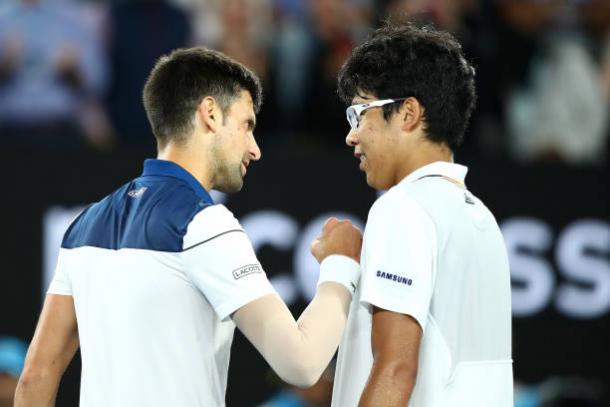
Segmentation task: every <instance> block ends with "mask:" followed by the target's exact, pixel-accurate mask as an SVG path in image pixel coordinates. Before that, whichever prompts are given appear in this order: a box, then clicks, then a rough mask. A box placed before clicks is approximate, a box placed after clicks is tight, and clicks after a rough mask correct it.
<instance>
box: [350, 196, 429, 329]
mask: <svg viewBox="0 0 610 407" xmlns="http://www.w3.org/2000/svg"><path fill="white" fill-rule="evenodd" d="M388 194H389V193H388ZM388 194H386V195H388ZM436 246H437V244H436V229H435V227H434V223H433V221H432V219H431V218H430V216H429V215H428V213H427V212H426V211H425V210H424V209H422V208H421V206H420V205H419V204H418V203H416V202H415V201H414V200H413V199H412V198H408V197H407V196H405V195H404V194H403V195H401V194H392V195H390V196H382V197H381V198H380V199H379V200H378V201H377V202H376V203H375V205H373V208H371V211H370V213H369V218H368V221H367V224H366V230H365V233H364V246H363V257H364V259H363V260H364V264H363V270H362V276H361V285H360V287H361V295H360V301H361V302H364V303H368V304H371V305H374V306H377V307H379V308H383V309H386V310H389V311H393V312H398V313H401V314H407V315H410V316H412V317H413V318H415V319H416V320H417V322H418V323H419V324H420V326H421V327H422V329H424V330H425V327H426V320H427V316H428V309H429V307H430V300H431V298H432V291H433V287H434V273H435V263H436V253H437V247H436Z"/></svg>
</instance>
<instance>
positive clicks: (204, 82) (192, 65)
mask: <svg viewBox="0 0 610 407" xmlns="http://www.w3.org/2000/svg"><path fill="white" fill-rule="evenodd" d="M242 90H247V91H248V92H250V95H251V96H252V101H253V103H254V110H255V112H257V113H258V111H259V110H260V106H261V104H262V89H261V84H260V80H259V79H258V77H257V76H256V74H254V73H253V72H252V71H251V70H249V69H248V68H246V67H245V66H244V65H242V64H240V63H239V62H237V61H235V60H233V59H231V58H229V57H228V56H226V55H224V54H223V53H221V52H218V51H214V50H212V49H209V48H204V47H197V48H183V49H177V50H175V51H173V52H172V53H171V54H169V55H164V56H162V57H161V58H160V59H159V60H158V61H157V63H156V65H155V67H154V68H153V70H152V72H151V73H150V76H149V77H148V80H147V81H146V84H145V85H144V95H143V99H144V109H145V110H146V114H147V116H148V121H149V122H150V126H151V128H152V132H153V134H154V135H155V137H156V139H157V142H158V143H159V146H164V145H165V144H167V142H168V141H169V140H170V138H175V139H177V140H181V139H184V138H185V137H186V135H187V134H188V133H189V132H190V131H191V130H192V128H193V123H192V119H193V115H194V113H195V111H196V110H197V106H198V105H199V103H201V100H202V99H203V98H204V97H206V96H212V97H214V98H215V99H216V101H217V102H218V103H219V105H220V107H221V109H222V110H223V113H226V111H227V109H228V108H229V106H231V104H232V103H233V101H234V100H235V98H237V97H238V96H239V93H240V92H241V91H242Z"/></svg>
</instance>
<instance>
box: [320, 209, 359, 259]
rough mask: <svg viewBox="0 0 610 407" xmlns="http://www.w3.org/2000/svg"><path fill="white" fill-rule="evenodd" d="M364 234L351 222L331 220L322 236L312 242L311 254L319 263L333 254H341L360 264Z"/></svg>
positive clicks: (323, 230)
mask: <svg viewBox="0 0 610 407" xmlns="http://www.w3.org/2000/svg"><path fill="white" fill-rule="evenodd" d="M361 248H362V232H361V231H360V230H359V229H358V228H357V227H355V226H354V225H353V224H352V222H350V221H349V220H338V219H337V218H329V219H328V220H327V221H326V222H325V223H324V226H323V227H322V234H321V235H320V236H318V237H317V238H316V239H315V240H314V241H313V242H311V254H313V256H314V257H315V258H316V260H317V261H318V263H322V260H324V259H325V258H326V257H328V256H330V255H332V254H341V255H344V256H348V257H351V258H352V259H354V260H356V261H357V262H360V250H361Z"/></svg>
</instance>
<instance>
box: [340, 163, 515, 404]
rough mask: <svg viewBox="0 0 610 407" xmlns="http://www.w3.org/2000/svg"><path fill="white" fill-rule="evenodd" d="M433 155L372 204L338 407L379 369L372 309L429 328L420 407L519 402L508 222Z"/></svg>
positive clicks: (354, 399) (343, 350) (343, 352)
mask: <svg viewBox="0 0 610 407" xmlns="http://www.w3.org/2000/svg"><path fill="white" fill-rule="evenodd" d="M466 172H467V168H466V167H463V166H461V165H457V164H452V163H447V162H435V163H432V164H429V165H426V166H424V167H421V168H419V169H418V170H416V171H415V172H413V173H411V174H410V175H409V176H407V177H406V178H405V179H403V180H402V181H401V182H400V183H398V184H397V185H396V186H394V187H393V188H392V189H390V190H389V191H388V192H387V193H386V194H384V195H383V196H381V197H380V198H379V199H378V200H377V201H376V202H375V204H374V205H373V207H372V208H371V210H370V212H369V217H368V221H367V224H366V229H365V232H364V243H363V247H362V255H361V270H362V275H361V280H360V286H359V287H358V289H357V291H356V293H355V296H354V301H352V305H351V309H350V314H349V318H348V325H347V328H346V331H345V333H344V336H343V339H342V342H341V345H340V346H339V357H338V362H337V372H336V377H335V385H334V393H333V402H332V405H333V406H334V407H352V406H357V405H358V401H359V400H360V396H361V394H362V391H363V390H364V387H365V385H366V382H367V379H368V377H369V374H370V372H371V367H372V363H373V355H372V350H371V328H372V307H373V306H376V307H379V308H383V309H386V310H390V311H394V312H398V313H402V314H407V315H411V316H412V317H413V318H415V319H416V320H417V322H418V323H419V324H420V325H421V327H422V329H423V337H422V341H421V347H420V355H419V369H418V373H417V381H416V384H415V388H414V390H413V393H412V395H411V401H410V404H409V405H410V406H412V407H464V406H468V407H490V406H493V407H509V406H511V407H512V405H513V397H512V392H513V381H512V360H511V303H510V273H509V267H508V258H507V254H506V250H505V246H504V241H503V238H502V235H501V233H500V229H499V227H498V225H497V223H496V220H495V219H494V217H493V215H492V214H491V212H490V211H489V210H488V209H487V208H486V207H485V205H483V203H482V202H481V201H480V200H479V199H478V198H476V197H475V196H473V195H472V194H471V193H470V192H468V191H467V190H466V189H464V188H463V187H462V186H460V185H458V184H456V183H454V182H451V181H450V180H448V179H447V178H444V177H449V178H451V179H453V180H456V181H458V182H460V183H463V182H464V178H465V176H466Z"/></svg>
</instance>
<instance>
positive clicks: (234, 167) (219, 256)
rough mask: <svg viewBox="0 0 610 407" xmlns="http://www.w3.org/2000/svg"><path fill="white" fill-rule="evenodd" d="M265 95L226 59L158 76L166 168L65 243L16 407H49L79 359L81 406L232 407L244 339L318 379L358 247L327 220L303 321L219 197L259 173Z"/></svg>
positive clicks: (156, 113)
mask: <svg viewBox="0 0 610 407" xmlns="http://www.w3.org/2000/svg"><path fill="white" fill-rule="evenodd" d="M260 97H261V89H260V84H259V82H258V79H257V78H256V76H255V75H254V74H253V73H252V72H251V71H249V70H248V69H247V68H245V67H244V66H242V65H240V64H239V63H237V62H235V61H233V60H231V59H230V58H228V57H226V56H225V55H223V54H221V53H218V52H216V51H212V50H209V49H205V48H193V49H185V50H177V51H175V52H173V53H172V54H171V55H169V56H166V57H164V58H162V59H161V60H160V61H159V62H158V63H157V65H156V66H155V68H154V69H153V72H152V73H151V76H150V78H149V80H148V81H147V83H146V86H145V90H144V101H145V107H146V110H147V113H148V115H149V120H150V122H151V126H152V128H153V132H154V134H155V137H156V139H157V143H158V146H159V153H158V159H156V160H147V161H146V162H145V163H144V171H143V173H142V175H141V176H140V177H138V178H136V179H134V180H133V181H131V182H129V183H127V184H125V185H124V186H122V187H120V188H119V189H117V190H116V191H114V192H113V193H111V194H110V195H108V196H107V197H106V198H104V199H102V200H101V201H99V202H97V203H95V204H93V205H91V206H89V207H88V208H87V209H86V210H85V211H84V212H83V213H81V214H80V215H79V216H78V217H77V218H76V220H75V221H74V222H73V223H72V225H71V226H70V227H69V229H68V231H67V232H66V234H65V236H64V239H63V242H62V247H61V249H60V254H59V259H58V264H57V269H56V272H55V276H54V279H53V280H52V282H51V286H50V287H49V290H48V294H47V296H46V299H45V304H44V306H43V310H42V313H41V316H40V320H39V322H38V326H37V328H36V332H35V334H34V338H33V339H32V343H31V345H30V348H29V350H28V354H27V357H26V362H25V367H24V371H23V374H22V376H21V378H20V381H19V384H18V387H17V391H16V395H15V406H16V407H28V406H32V407H34V406H35V407H39V406H51V405H53V404H54V400H55V397H56V395H57V388H58V386H59V382H60V379H61V376H62V374H63V372H64V370H65V368H66V366H67V365H68V363H69V362H70V360H71V359H72V357H73V356H74V354H75V352H76V350H77V349H78V347H79V346H80V349H81V357H82V376H81V396H80V406H81V407H108V406H112V407H133V406H146V407H155V406H159V407H161V406H189V407H195V406H198V407H215V406H224V404H225V402H224V400H225V390H226V384H227V371H228V364H229V353H230V348H231V342H232V338H233V333H234V329H235V327H238V328H239V329H240V330H241V331H242V332H243V334H244V335H245V336H246V338H248V340H250V342H251V343H252V344H253V345H254V347H255V348H256V349H257V350H258V351H259V352H260V353H261V355H262V356H263V357H264V358H265V360H266V361H267V362H268V363H269V365H270V366H271V367H272V368H273V369H274V370H275V372H276V373H277V374H278V375H279V376H280V377H281V378H282V379H284V380H285V381H287V382H289V383H291V384H293V385H297V386H302V387H307V386H312V385H313V384H314V383H315V382H316V381H317V380H318V379H319V377H320V375H321V374H322V372H323V371H324V369H325V368H326V366H327V365H328V363H329V362H330V360H331V358H332V356H333V354H334V353H335V351H336V349H337V345H338V343H339V340H340V338H341V335H342V333H343V330H344V327H345V325H346V321H347V313H348V310H349V304H350V301H351V295H352V293H353V291H354V289H355V287H356V285H357V283H358V279H359V265H358V263H357V260H358V259H359V253H360V249H361V242H362V234H361V232H360V231H359V230H357V229H356V228H355V227H353V226H352V225H351V223H350V222H348V221H339V220H337V219H329V220H328V221H327V223H326V224H325V226H324V228H323V230H322V233H321V235H320V236H319V237H318V238H317V239H316V240H314V242H312V254H313V255H314V256H315V258H316V259H317V260H318V261H319V262H320V263H321V266H320V278H319V280H318V288H317V291H316V294H315V296H314V298H313V300H312V301H311V303H310V304H309V306H308V307H307V309H306V310H305V311H304V312H303V314H302V315H301V317H300V318H299V320H298V323H297V321H295V320H294V318H293V316H292V314H291V313H290V311H289V310H288V308H287V307H286V305H285V304H284V303H283V302H282V300H281V299H280V298H279V296H278V295H277V293H276V292H275V290H274V289H273V287H272V286H271V284H270V283H269V281H268V279H267V277H266V274H265V272H264V270H263V268H262V266H261V264H260V263H259V261H258V260H257V258H256V255H255V253H254V251H253V249H252V245H251V243H250V241H249V239H248V237H247V236H246V234H245V233H244V230H243V228H242V227H241V225H240V224H239V222H238V221H237V220H236V219H235V218H234V217H233V215H232V214H231V212H230V211H229V210H228V209H227V208H226V207H224V206H223V205H218V204H214V202H213V201H212V198H211V197H210V195H209V193H208V192H207V191H208V190H210V189H212V188H215V189H220V190H222V191H225V192H236V191H238V190H239V189H241V187H242V185H243V179H244V176H245V174H246V171H247V168H248V166H249V164H250V163H251V162H252V161H257V160H258V159H260V156H261V153H260V149H259V148H258V145H257V143H256V141H255V139H254V135H253V129H254V126H255V121H256V116H255V112H256V111H258V108H259V107H260ZM177 106H178V107H179V108H176V107H177Z"/></svg>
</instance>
